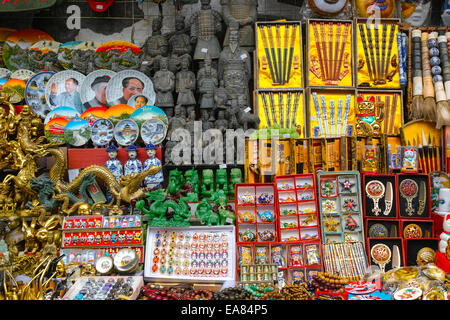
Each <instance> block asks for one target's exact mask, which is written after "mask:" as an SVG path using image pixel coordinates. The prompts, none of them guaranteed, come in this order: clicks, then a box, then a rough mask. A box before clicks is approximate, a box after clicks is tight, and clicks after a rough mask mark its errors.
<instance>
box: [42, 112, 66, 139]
mask: <svg viewBox="0 0 450 320" xmlns="http://www.w3.org/2000/svg"><path fill="white" fill-rule="evenodd" d="M68 122H69V120H67V119H65V118H52V119H51V120H50V121H48V122H47V123H46V124H45V127H44V134H45V137H46V138H47V139H48V140H49V141H51V142H59V143H65V142H66V140H65V139H64V127H65V126H66V125H67V123H68Z"/></svg>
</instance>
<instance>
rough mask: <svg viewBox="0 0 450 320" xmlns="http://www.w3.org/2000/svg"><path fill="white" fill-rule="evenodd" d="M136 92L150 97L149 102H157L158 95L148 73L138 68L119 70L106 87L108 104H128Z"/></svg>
mask: <svg viewBox="0 0 450 320" xmlns="http://www.w3.org/2000/svg"><path fill="white" fill-rule="evenodd" d="M136 94H144V95H145V96H146V97H148V98H149V101H148V104H149V105H153V104H154V103H155V99H156V95H155V90H154V88H153V82H152V80H150V78H149V77H147V75H145V74H144V73H142V72H140V71H137V70H124V71H120V72H117V73H116V74H115V75H114V76H113V77H112V78H111V80H110V81H109V82H108V86H107V87H106V100H107V101H108V105H110V106H113V105H116V104H127V103H128V100H130V98H131V97H132V96H134V95H136Z"/></svg>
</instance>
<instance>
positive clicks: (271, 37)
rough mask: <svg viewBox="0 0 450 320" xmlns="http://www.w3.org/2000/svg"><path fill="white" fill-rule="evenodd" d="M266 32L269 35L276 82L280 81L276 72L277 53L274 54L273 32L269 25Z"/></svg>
mask: <svg viewBox="0 0 450 320" xmlns="http://www.w3.org/2000/svg"><path fill="white" fill-rule="evenodd" d="M267 33H268V35H269V44H270V51H271V52H272V57H273V65H274V72H275V78H276V83H280V76H279V74H278V64H277V55H276V54H275V45H274V44H273V32H272V27H271V26H267Z"/></svg>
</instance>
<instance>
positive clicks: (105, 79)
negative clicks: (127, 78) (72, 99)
mask: <svg viewBox="0 0 450 320" xmlns="http://www.w3.org/2000/svg"><path fill="white" fill-rule="evenodd" d="M115 74H116V73H115V72H114V71H111V70H96V71H93V72H91V73H89V74H88V75H87V76H86V79H84V81H83V84H82V85H81V89H80V97H81V102H82V103H83V105H84V107H85V108H87V109H89V108H92V107H101V106H102V105H103V106H107V105H108V101H107V100H106V86H107V85H108V83H109V80H111V78H112V77H113V76H114V75H115ZM94 81H95V82H97V81H102V82H98V83H97V84H96V88H95V89H96V90H97V93H96V91H95V89H94V87H93V86H92V84H94ZM94 85H95V84H94Z"/></svg>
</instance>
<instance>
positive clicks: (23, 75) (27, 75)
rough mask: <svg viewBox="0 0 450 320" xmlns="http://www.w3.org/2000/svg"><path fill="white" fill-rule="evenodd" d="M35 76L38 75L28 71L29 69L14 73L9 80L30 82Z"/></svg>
mask: <svg viewBox="0 0 450 320" xmlns="http://www.w3.org/2000/svg"><path fill="white" fill-rule="evenodd" d="M35 74H36V73H34V72H33V71H31V70H28V69H19V70H16V71H14V72H13V73H11V74H10V75H9V78H10V79H19V80H23V81H28V80H29V79H31V77H33V76H34V75H35Z"/></svg>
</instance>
